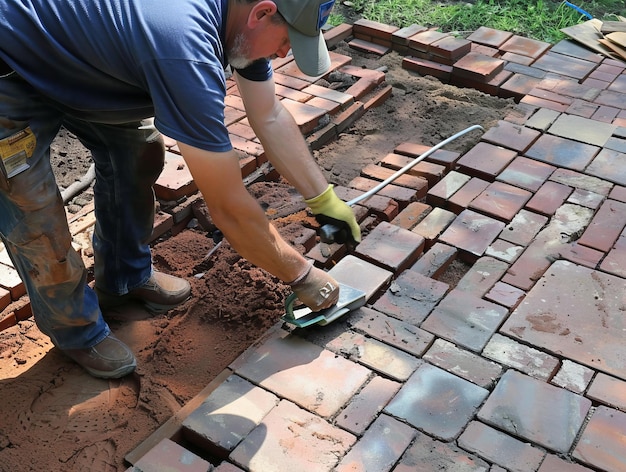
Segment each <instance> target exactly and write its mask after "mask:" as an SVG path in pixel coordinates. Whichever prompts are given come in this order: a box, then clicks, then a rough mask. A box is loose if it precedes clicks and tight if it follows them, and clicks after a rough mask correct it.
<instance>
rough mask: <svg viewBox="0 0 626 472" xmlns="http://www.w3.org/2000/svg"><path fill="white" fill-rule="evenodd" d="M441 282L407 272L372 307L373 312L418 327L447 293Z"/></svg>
mask: <svg viewBox="0 0 626 472" xmlns="http://www.w3.org/2000/svg"><path fill="white" fill-rule="evenodd" d="M448 289H449V286H448V284H445V283H443V282H439V281H437V280H434V279H431V278H429V277H425V276H423V275H421V274H418V273H417V272H413V271H410V270H407V271H405V272H403V273H402V274H400V275H399V276H398V278H397V279H396V280H395V281H394V283H393V285H392V286H391V287H390V288H389V289H388V290H387V291H386V292H385V293H383V294H382V295H381V296H380V298H378V300H376V302H375V303H374V305H373V308H374V309H375V310H378V311H380V312H381V313H385V314H387V315H389V316H393V317H394V318H397V319H399V320H402V321H405V322H407V323H409V324H412V325H414V326H419V325H420V323H421V322H422V321H424V318H426V317H427V316H428V314H429V313H430V312H431V311H432V309H433V308H434V307H435V306H436V305H437V303H439V301H440V300H441V299H442V298H443V297H444V296H445V294H446V293H447V292H448Z"/></svg>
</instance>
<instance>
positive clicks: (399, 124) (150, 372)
mask: <svg viewBox="0 0 626 472" xmlns="http://www.w3.org/2000/svg"><path fill="white" fill-rule="evenodd" d="M337 52H340V53H343V54H348V55H350V56H352V57H353V64H355V65H362V66H365V67H368V68H379V67H383V68H384V69H383V70H385V71H386V82H387V83H388V84H391V85H392V86H393V95H392V97H391V98H390V99H389V100H387V102H386V103H385V104H383V105H382V106H380V107H378V108H374V109H371V110H370V111H368V112H367V113H366V114H365V116H363V117H362V118H361V119H359V120H358V121H357V123H356V124H355V125H354V126H353V127H352V128H351V129H349V130H347V131H346V132H344V133H343V134H342V135H341V136H340V138H339V139H338V140H337V141H335V142H332V143H331V144H329V145H327V146H326V147H324V148H323V149H321V150H319V151H316V152H315V153H314V155H315V158H316V159H317V161H318V162H319V164H320V165H321V167H322V168H323V169H324V172H325V173H326V175H327V176H328V179H329V181H331V182H333V183H335V184H339V185H345V184H347V183H348V182H349V181H350V180H352V179H353V178H354V177H356V176H358V175H359V172H360V170H361V169H362V168H363V167H365V166H366V165H367V164H370V163H375V162H377V161H378V160H380V159H382V158H383V157H384V156H385V155H386V154H387V153H389V152H392V151H393V149H394V147H395V146H397V145H398V144H400V143H402V142H407V141H410V142H415V143H422V144H425V145H429V146H432V145H434V144H437V143H438V142H440V141H441V140H443V139H445V138H447V137H449V136H451V135H453V134H455V133H457V132H458V131H461V130H463V129H465V128H467V127H468V126H470V125H474V124H480V125H482V126H483V127H485V129H488V128H489V127H491V126H493V125H494V124H495V123H496V121H497V120H499V119H501V118H502V117H504V116H505V115H506V114H507V113H508V112H509V111H510V108H511V107H512V105H513V103H512V102H511V101H508V100H502V99H498V98H495V97H490V96H488V95H484V94H482V93H479V92H476V91H473V90H464V89H458V88H455V87H451V86H447V85H443V84H441V83H440V82H438V81H437V80H435V79H432V78H425V77H420V76H417V75H415V74H413V73H409V72H408V71H406V70H404V69H402V68H401V57H400V56H398V55H396V54H395V53H392V54H389V55H386V56H384V57H383V58H378V57H373V56H367V57H366V56H363V55H361V54H359V53H357V52H355V51H352V50H350V49H348V48H347V47H346V46H345V44H342V45H340V46H339V48H338V51H337ZM479 137H480V135H479V133H478V132H473V133H470V134H469V135H466V136H465V137H463V138H461V139H459V140H457V141H455V142H454V143H452V144H451V145H450V146H448V147H447V149H451V150H456V151H465V150H467V149H469V148H470V147H471V146H473V145H474V144H475V143H476V142H477V141H478V139H479ZM53 164H54V166H55V172H56V174H57V177H58V182H59V185H60V186H61V187H62V188H65V187H67V186H68V185H70V184H71V183H72V182H74V181H76V180H78V179H80V178H81V177H82V176H83V174H84V173H85V172H86V170H87V168H88V167H89V165H90V158H89V154H88V153H87V152H86V151H85V150H84V149H83V148H82V147H81V146H80V145H79V144H78V143H77V141H76V140H75V139H74V137H73V136H71V135H69V134H67V133H62V134H61V135H60V136H59V138H58V139H57V141H56V142H55V146H54V148H53ZM250 191H251V193H252V194H253V195H255V196H256V197H257V198H258V199H259V201H260V202H262V204H263V205H264V206H265V207H267V208H269V209H272V208H278V207H280V204H281V203H282V202H283V201H284V198H285V196H286V195H287V194H288V193H290V192H293V190H292V189H291V188H290V187H289V186H288V185H286V184H284V183H276V182H273V183H259V184H254V185H252V186H251V187H250ZM90 197H91V194H90V190H89V189H88V190H87V191H86V192H83V193H81V194H80V195H79V196H78V197H76V198H74V199H73V200H72V201H71V202H70V203H68V209H69V210H70V211H72V212H75V211H77V210H78V209H80V207H81V206H83V205H84V204H85V203H86V202H88V201H89V200H90ZM268 215H269V216H271V217H274V216H276V215H280V212H271V211H269V210H268ZM306 217H307V215H306V213H305V212H304V211H302V212H300V213H298V214H297V215H295V217H294V216H293V215H291V216H289V217H282V218H275V219H274V221H275V223H276V225H277V226H278V227H279V228H281V231H282V232H283V234H284V235H285V237H287V238H288V239H291V238H293V237H294V236H295V235H297V233H298V232H299V230H300V229H301V226H300V224H299V223H294V221H296V222H297V221H298V220H299V219H300V218H306ZM213 245H214V243H213V241H212V240H211V238H210V237H208V236H207V234H206V232H205V231H204V230H200V229H193V228H190V229H188V230H185V231H183V232H182V233H179V234H178V235H176V236H175V237H171V238H167V239H164V240H162V241H159V242H157V243H155V245H154V250H153V254H154V263H155V266H156V267H157V268H158V269H160V270H163V271H167V272H169V273H171V274H174V275H177V276H180V277H185V278H186V279H188V280H189V281H190V282H191V284H192V287H193V298H192V299H191V300H189V301H188V302H186V303H185V304H184V305H183V306H182V307H180V308H178V309H176V310H173V311H171V312H169V313H167V314H165V315H162V316H156V317H152V316H150V315H149V314H148V313H146V312H145V311H143V310H142V309H141V308H140V307H131V308H132V309H127V310H124V311H123V312H121V311H120V312H110V313H106V317H107V319H108V321H109V323H110V325H111V327H112V329H113V331H114V332H115V333H116V334H117V335H118V336H119V337H120V338H121V339H122V340H124V341H125V342H127V343H128V344H129V345H130V346H131V347H132V348H133V349H134V352H135V353H136V355H137V359H138V369H137V372H136V374H135V375H131V376H129V377H127V378H124V379H122V380H112V381H104V380H97V379H93V378H91V377H90V376H89V375H87V374H86V373H85V372H83V370H82V369H81V368H80V367H78V366H77V365H75V364H73V363H72V362H71V361H70V360H68V359H66V358H65V357H64V356H63V355H62V354H61V353H60V352H59V351H58V350H57V349H55V348H53V346H52V345H51V344H50V342H49V340H48V339H47V338H46V337H45V336H43V335H42V334H41V333H40V332H39V331H38V329H37V327H36V326H35V324H34V323H33V321H32V319H31V320H27V321H23V322H20V323H19V325H17V326H14V327H12V328H9V329H7V330H5V331H3V332H1V333H0V392H2V393H1V394H2V401H1V402H0V418H2V419H1V420H0V470H1V471H7V472H8V471H11V472H15V471H30V470H33V471H34V470H37V471H40V470H49V471H90V472H105V471H106V472H110V471H123V470H124V469H125V468H126V467H127V466H128V464H125V463H124V457H125V455H126V454H127V453H128V452H130V451H132V450H133V449H134V448H135V447H137V446H138V445H139V444H140V443H141V442H142V441H143V440H145V439H146V438H147V437H148V436H149V435H150V434H151V433H152V432H154V431H155V430H156V429H157V428H158V427H159V426H160V425H161V424H163V423H164V422H165V421H166V420H168V419H169V418H170V417H171V416H172V415H173V414H174V412H176V411H177V410H179V409H180V408H181V407H182V406H183V405H184V404H185V403H187V402H188V401H189V400H190V399H191V398H193V397H194V396H195V395H196V394H198V392H200V391H201V390H202V389H203V388H204V387H205V386H206V385H207V384H208V383H209V382H210V381H211V380H212V379H213V378H215V376H216V375H218V374H219V373H220V372H221V371H222V370H223V369H224V368H225V367H226V366H227V365H228V364H229V363H230V362H231V361H232V360H234V359H235V358H236V357H237V356H238V355H239V354H241V353H242V352H243V351H244V350H245V349H246V348H247V347H249V346H250V345H251V344H252V343H253V342H254V341H255V340H256V339H258V338H259V337H260V336H261V335H262V334H263V333H265V332H266V331H267V329H268V328H270V327H271V326H274V325H275V324H276V323H278V322H279V321H280V316H281V315H282V314H283V307H284V298H285V296H286V295H287V294H288V287H286V286H285V285H283V284H281V283H280V282H279V281H278V280H277V279H275V278H273V277H271V276H270V275H269V274H267V273H266V272H264V271H262V270H259V269H257V268H254V267H252V266H251V265H250V264H249V263H248V262H247V261H245V260H243V259H242V258H240V257H239V256H238V255H237V254H236V253H234V252H233V251H232V250H231V249H230V247H229V246H228V244H227V243H225V244H224V245H222V247H221V248H220V249H219V250H218V251H217V252H216V253H215V255H214V256H213V258H212V263H211V264H204V265H202V266H200V267H199V266H198V265H199V263H200V262H201V259H202V257H203V255H204V254H206V253H207V251H208V250H210V249H211V248H212V247H213ZM452 270H455V269H452ZM456 270H458V271H460V270H462V268H457V269H456ZM450 277H452V278H453V277H454V274H452V275H450Z"/></svg>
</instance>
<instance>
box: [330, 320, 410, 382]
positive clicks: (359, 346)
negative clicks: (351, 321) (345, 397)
mask: <svg viewBox="0 0 626 472" xmlns="http://www.w3.org/2000/svg"><path fill="white" fill-rule="evenodd" d="M326 348H327V349H329V350H330V351H333V352H335V353H341V354H342V355H345V354H346V353H347V354H349V356H350V359H351V360H353V361H354V362H359V364H362V365H364V366H365V367H367V368H368V369H371V370H374V371H376V372H379V373H381V374H383V375H384V376H386V377H389V378H391V379H392V380H395V381H399V382H405V381H406V380H407V379H408V378H409V377H410V376H411V374H412V373H413V372H414V371H415V369H417V368H418V366H419V365H420V364H421V363H422V361H421V360H420V359H418V358H416V357H415V356H411V355H409V354H407V353H406V352H404V351H401V350H399V349H397V348H395V347H393V346H390V345H389V344H385V343H382V342H380V341H378V340H376V339H372V338H370V337H367V336H363V335H362V334H360V333H355V332H350V331H347V332H342V333H341V334H340V335H339V336H335V337H333V338H332V339H331V340H330V341H329V342H328V343H327V344H326ZM339 357H341V356H339Z"/></svg>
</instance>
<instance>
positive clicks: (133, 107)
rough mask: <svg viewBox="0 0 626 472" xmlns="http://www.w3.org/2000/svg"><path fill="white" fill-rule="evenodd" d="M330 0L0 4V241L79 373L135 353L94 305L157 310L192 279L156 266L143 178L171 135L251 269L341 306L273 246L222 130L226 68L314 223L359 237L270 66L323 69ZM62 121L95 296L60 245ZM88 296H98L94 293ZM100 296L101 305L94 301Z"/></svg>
mask: <svg viewBox="0 0 626 472" xmlns="http://www.w3.org/2000/svg"><path fill="white" fill-rule="evenodd" d="M332 4H333V0H330V1H328V0H300V1H299V0H177V1H171V0H151V1H145V0H22V1H20V2H16V1H15V0H0V20H1V22H0V28H2V30H1V32H2V38H3V40H2V42H1V43H0V59H1V60H2V62H1V63H0V69H2V70H0V158H1V159H0V168H1V169H2V172H0V235H1V237H2V240H3V242H4V243H5V245H6V248H7V250H8V252H9V253H10V255H11V257H12V259H13V262H14V264H15V267H16V269H17V270H18V271H19V273H20V275H21V277H22V279H23V280H24V282H25V285H26V287H27V290H28V294H29V296H30V300H31V306H32V309H33V313H34V316H35V321H36V322H37V325H38V327H39V328H40V330H41V331H42V332H43V333H45V334H46V335H48V336H50V338H51V340H52V342H53V343H54V344H55V346H57V347H58V348H59V349H61V350H62V351H63V352H64V353H65V354H66V355H68V356H69V357H70V358H72V359H74V360H75V361H76V362H77V363H78V364H80V365H82V366H83V367H84V368H85V369H86V370H87V371H88V372H89V373H91V374H92V375H94V376H97V377H102V378H116V377H121V376H123V375H126V374H128V373H130V372H132V371H133V370H134V368H135V366H136V360H135V357H134V355H133V353H132V352H131V350H130V349H129V348H128V347H127V346H126V345H124V344H123V343H122V342H121V341H119V340H118V339H117V338H116V337H115V336H113V334H112V333H111V332H110V329H109V327H108V325H107V324H106V322H105V321H104V320H103V318H102V313H101V310H100V307H99V302H100V305H103V304H110V303H118V302H120V301H126V300H128V299H129V298H133V299H139V300H141V301H142V302H144V303H145V304H146V306H147V307H148V308H149V309H150V310H151V311H154V312H163V311H165V310H168V309H170V308H172V307H174V306H176V305H178V304H180V303H182V302H183V301H184V300H186V299H187V298H188V297H189V295H190V286H189V283H188V282H187V281H185V280H182V279H179V278H175V277H172V276H169V275H166V274H162V273H159V272H156V271H154V270H153V268H152V263H151V256H150V248H149V246H148V244H147V241H148V238H149V236H150V234H151V232H152V225H153V216H154V195H153V190H152V185H153V184H154V182H155V180H156V179H157V177H158V175H159V173H160V172H161V170H162V167H163V162H164V147H163V142H162V138H161V137H160V135H159V134H158V133H154V132H153V130H152V129H150V127H149V126H145V123H142V120H144V119H146V118H149V117H152V116H154V123H155V126H156V128H157V129H158V130H159V131H160V132H162V133H163V134H164V135H166V136H169V137H171V138H173V139H175V140H176V141H177V142H178V145H179V148H180V150H181V152H182V155H183V157H184V159H185V161H186V163H187V165H188V166H189V169H190V171H191V173H192V175H193V177H194V180H195V182H196V184H197V186H198V188H199V189H200V191H201V192H202V195H203V197H204V199H205V201H206V204H207V207H208V209H209V211H210V213H211V216H212V218H213V220H214V222H215V224H216V225H217V226H218V227H219V228H220V230H221V231H222V232H223V234H224V235H225V237H226V238H227V239H228V241H229V243H230V244H231V245H232V246H233V247H234V248H235V249H236V250H237V251H238V252H239V253H240V254H241V255H242V256H243V257H245V258H246V259H248V260H249V261H250V262H252V263H253V264H256V265H258V266H259V267H262V268H264V269H266V270H267V271H268V272H270V273H271V274H273V275H275V276H276V277H278V278H280V279H281V280H283V281H284V282H286V283H290V284H291V286H292V288H293V290H294V292H295V293H296V294H297V295H298V297H299V299H300V300H301V301H302V302H303V303H305V304H306V305H308V306H309V307H310V308H311V309H313V310H319V309H322V308H326V307H329V306H331V305H332V304H334V303H335V302H336V301H337V298H338V290H339V289H338V286H337V283H336V281H335V280H333V278H332V277H330V276H329V275H328V274H327V273H326V272H324V271H322V270H319V269H317V268H315V267H312V264H311V263H310V262H309V261H307V260H306V259H305V258H304V257H303V256H302V255H301V254H299V253H298V252H297V251H296V250H295V249H294V248H293V247H291V246H290V245H289V244H288V243H287V242H285V241H284V240H283V239H282V238H281V236H280V235H279V234H278V232H277V231H276V229H275V228H274V227H273V226H272V225H271V224H270V222H269V221H268V220H267V218H266V217H265V215H264V213H263V211H262V210H261V208H260V206H259V205H258V204H257V203H256V201H255V200H254V199H253V198H252V197H251V196H250V194H249V193H248V192H247V190H246V188H245V187H244V185H243V183H242V181H241V173H240V168H239V163H238V159H237V156H236V154H235V153H234V152H233V150H232V147H231V144H230V141H229V137H228V132H227V130H226V128H225V126H224V110H223V108H224V96H225V93H226V92H225V78H224V67H225V66H226V65H227V64H228V63H230V65H231V66H232V67H233V68H234V69H235V73H234V77H235V79H236V81H237V85H238V88H239V92H240V94H241V97H242V99H243V101H244V104H245V106H246V110H247V116H248V119H249V121H250V124H251V125H252V127H253V128H254V130H255V132H256V134H257V136H258V137H259V139H260V140H261V142H262V144H263V146H264V147H265V150H266V153H267V155H268V157H269V159H270V162H271V163H272V164H273V165H274V167H275V168H276V169H277V170H278V171H279V172H280V173H281V174H282V175H283V176H284V177H285V178H287V179H288V180H289V181H290V182H291V183H292V184H293V185H294V186H295V187H296V188H297V189H298V191H299V192H300V193H301V194H302V196H303V197H304V198H305V200H306V201H307V202H308V204H309V206H310V207H311V209H312V211H313V212H314V213H315V214H316V215H318V216H319V218H320V219H325V220H330V221H333V222H334V223H336V224H341V225H344V226H346V227H347V228H349V231H350V234H351V235H352V237H353V238H354V239H355V240H357V241H358V240H359V239H360V232H359V227H358V224H357V222H356V221H355V218H354V215H353V213H352V211H351V209H350V207H348V206H347V205H346V204H345V203H344V202H342V201H341V200H339V199H338V198H337V196H336V195H335V193H334V191H333V189H332V186H330V185H328V183H327V181H326V180H325V178H324V177H323V174H322V172H321V170H320V169H319V167H318V166H317V165H316V164H315V162H314V161H313V158H312V156H311V154H310V152H309V150H308V148H307V146H306V142H305V141H304V139H303V137H302V135H301V134H300V132H299V130H298V128H297V126H296V124H295V122H294V120H293V118H292V117H291V115H289V113H288V112H287V111H286V110H285V109H284V108H283V106H282V105H281V104H280V102H279V101H278V100H277V98H276V97H275V95H274V82H273V79H272V70H271V65H270V61H269V60H270V59H271V58H274V57H285V56H286V55H287V54H288V52H289V50H290V47H291V48H292V49H293V54H294V58H295V60H296V63H297V64H298V66H299V67H300V68H301V69H302V71H303V72H305V73H307V74H310V75H313V76H316V75H320V74H322V73H324V72H325V71H326V70H327V69H328V68H329V64H330V61H329V57H328V51H327V50H326V47H325V44H324V42H323V38H322V36H321V32H320V28H321V26H323V24H324V22H325V21H326V18H327V17H328V14H329V12H330V9H331V7H332ZM61 126H64V127H66V128H67V129H68V130H70V131H71V132H73V133H74V134H76V136H78V138H79V139H80V140H81V142H82V143H83V144H84V145H85V146H86V147H87V148H88V149H89V150H90V151H91V153H92V155H93V159H94V162H95V164H96V183H95V186H94V200H95V208H96V220H97V223H96V226H95V231H94V240H93V247H94V254H95V286H96V290H95V292H94V291H93V290H91V289H90V288H89V287H88V286H87V285H86V279H87V277H86V271H85V267H84V266H83V263H82V260H81V259H80V257H79V256H78V255H77V254H76V253H75V252H74V251H73V249H72V247H71V236H70V233H69V231H68V228H67V222H66V217H65V213H64V208H63V204H62V201H61V199H60V195H59V191H58V189H57V186H56V183H55V180H54V176H53V173H52V170H51V168H50V162H49V152H50V151H49V146H50V143H51V141H52V140H53V138H54V137H55V135H56V133H57V132H58V130H59V128H60V127H61ZM96 292H97V295H98V297H97V296H96ZM98 299H99V301H98Z"/></svg>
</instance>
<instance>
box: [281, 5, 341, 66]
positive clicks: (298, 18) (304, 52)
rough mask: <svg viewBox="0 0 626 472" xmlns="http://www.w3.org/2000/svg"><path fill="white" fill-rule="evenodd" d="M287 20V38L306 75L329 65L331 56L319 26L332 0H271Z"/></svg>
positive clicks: (329, 9) (322, 23) (328, 10)
mask: <svg viewBox="0 0 626 472" xmlns="http://www.w3.org/2000/svg"><path fill="white" fill-rule="evenodd" d="M273 1H274V3H275V4H276V7H277V8H278V11H279V13H280V14H281V15H282V16H283V17H284V18H285V20H287V24H288V27H289V40H290V41H291V50H292V52H293V57H294V59H295V60H296V64H297V65H298V67H299V68H300V70H301V71H302V72H303V73H305V74H306V75H310V76H312V77H316V76H318V75H322V74H324V73H325V72H326V71H327V70H328V69H329V68H330V56H329V55H328V49H327V48H326V41H324V36H323V35H322V31H321V29H322V26H324V24H325V23H326V21H327V20H328V15H330V11H331V10H332V8H333V5H334V4H335V0H273Z"/></svg>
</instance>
